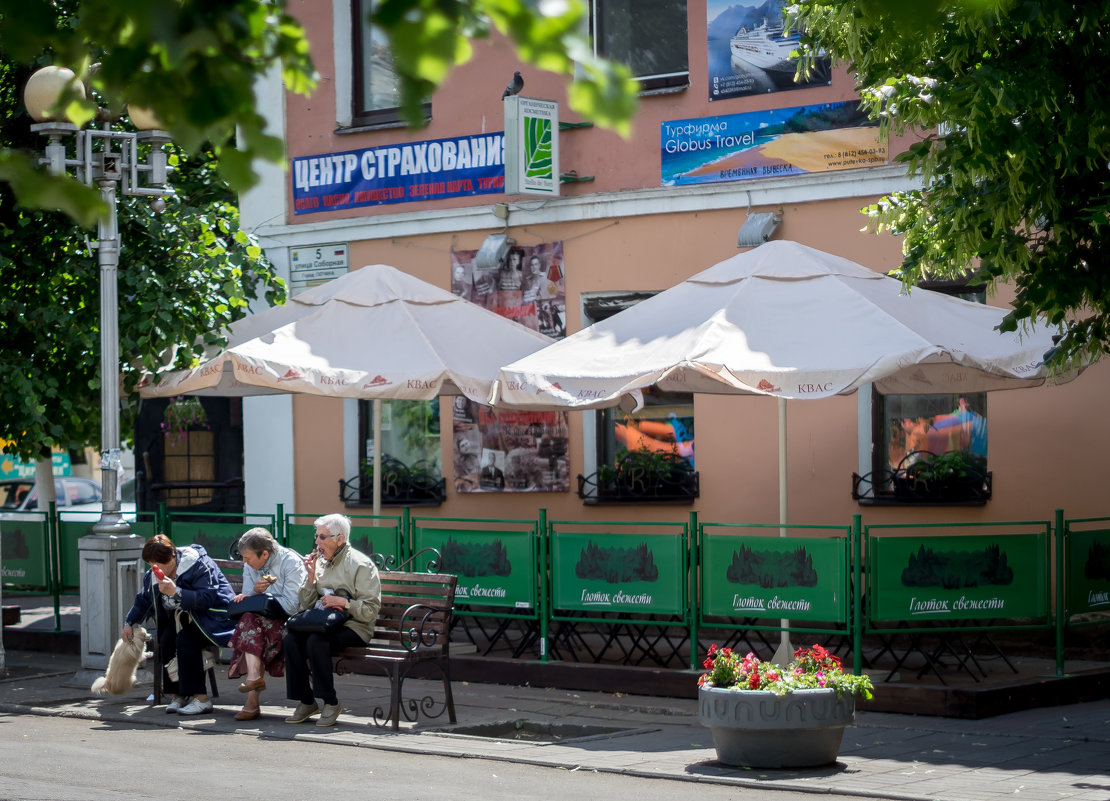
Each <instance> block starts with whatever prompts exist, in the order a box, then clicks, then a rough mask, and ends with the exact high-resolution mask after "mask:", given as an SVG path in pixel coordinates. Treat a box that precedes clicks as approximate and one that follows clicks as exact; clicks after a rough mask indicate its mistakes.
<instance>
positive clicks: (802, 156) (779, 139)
mask: <svg viewBox="0 0 1110 801" xmlns="http://www.w3.org/2000/svg"><path fill="white" fill-rule="evenodd" d="M660 149H661V157H660V169H661V173H662V174H661V181H662V185H663V186H688V185H690V184H714V183H724V182H726V181H745V180H751V179H753V178H774V177H777V176H783V175H803V174H805V173H816V172H833V171H836V170H854V169H858V168H860V167H879V166H882V165H884V164H886V163H887V157H888V151H889V148H888V144H887V143H886V142H882V141H880V140H879V128H878V124H877V123H874V122H872V121H871V120H869V119H868V117H867V114H866V113H865V112H864V111H863V110H862V109H860V107H859V103H858V102H857V101H846V102H841V103H818V104H814V105H809V106H792V107H790V108H777V109H768V110H767V111H753V112H749V113H747V114H728V115H723V116H719V117H698V118H694V119H688V120H672V121H668V122H664V123H662V124H661V125H660Z"/></svg>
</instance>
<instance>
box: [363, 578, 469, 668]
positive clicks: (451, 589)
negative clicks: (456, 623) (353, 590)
mask: <svg viewBox="0 0 1110 801" xmlns="http://www.w3.org/2000/svg"><path fill="white" fill-rule="evenodd" d="M379 575H380V576H381V582H382V608H381V611H379V612H378V622H377V624H376V625H375V626H374V635H373V643H372V644H374V645H384V646H387V647H398V648H404V649H406V650H413V649H426V648H431V649H435V650H440V651H444V652H446V651H447V650H448V647H449V645H450V628H451V611H452V609H453V607H454V603H455V583H456V582H457V581H458V576H456V575H454V574H451V573H409V572H403V571H396V570H383V571H381V572H380V573H379Z"/></svg>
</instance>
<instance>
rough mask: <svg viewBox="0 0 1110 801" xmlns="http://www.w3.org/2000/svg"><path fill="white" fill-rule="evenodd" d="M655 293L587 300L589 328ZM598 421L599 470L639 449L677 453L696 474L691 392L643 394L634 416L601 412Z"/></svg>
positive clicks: (585, 312) (585, 313) (649, 391)
mask: <svg viewBox="0 0 1110 801" xmlns="http://www.w3.org/2000/svg"><path fill="white" fill-rule="evenodd" d="M654 294H655V293H654V292H629V293H623V294H610V293H606V294H603V295H596V296H592V297H586V298H585V299H584V305H583V316H584V317H585V320H584V322H585V324H586V325H593V324H594V323H596V322H600V321H601V320H604V319H607V318H609V317H612V316H613V315H614V314H617V313H618V312H621V311H624V310H625V309H627V308H630V307H632V306H635V305H636V304H637V303H639V302H640V301H643V300H647V299H648V298H649V297H651V296H652V295H654ZM594 414H595V415H596V421H597V442H596V460H597V464H598V466H601V465H610V466H612V465H615V464H616V459H617V453H618V452H619V451H621V450H622V449H627V450H629V451H635V450H638V449H639V448H642V447H643V448H648V449H649V450H655V451H663V452H672V451H673V452H674V453H677V454H678V455H679V456H681V457H682V458H683V459H684V460H685V461H686V462H687V463H688V464H689V466H690V469H691V470H693V469H694V467H695V464H694V396H693V394H692V393H689V392H660V391H658V390H655V389H651V388H649V389H647V390H644V406H643V408H642V409H639V410H638V411H636V412H633V413H626V412H623V411H621V410H620V409H619V408H612V407H611V408H608V409H599V410H597V411H596V412H595V413H594Z"/></svg>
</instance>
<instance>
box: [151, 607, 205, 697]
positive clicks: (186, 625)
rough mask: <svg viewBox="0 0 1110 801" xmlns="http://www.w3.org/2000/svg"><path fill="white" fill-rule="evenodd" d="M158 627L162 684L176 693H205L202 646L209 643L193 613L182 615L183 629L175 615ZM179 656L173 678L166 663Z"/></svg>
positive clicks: (168, 690)
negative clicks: (178, 624)
mask: <svg viewBox="0 0 1110 801" xmlns="http://www.w3.org/2000/svg"><path fill="white" fill-rule="evenodd" d="M166 617H167V618H168V619H166V620H165V622H164V623H163V624H162V626H161V627H160V628H159V629H158V653H159V656H160V658H161V660H162V665H163V673H162V686H163V687H165V688H166V692H168V693H172V694H173V695H204V694H206V693H207V692H208V690H207V689H205V686H204V658H203V655H202V654H201V650H202V649H203V648H204V647H205V646H206V645H208V644H209V642H208V638H207V637H205V636H204V632H202V631H201V630H200V628H199V627H198V626H197V624H196V623H194V622H193V619H192V617H190V616H188V615H182V616H181V620H182V624H183V625H182V626H181V631H178V630H177V626H176V624H175V623H174V619H173V616H172V615H167V616H166ZM174 656H177V681H173V680H171V679H170V676H169V674H168V673H166V672H165V665H166V664H167V663H169V661H170V660H171V659H172V658H173V657H174Z"/></svg>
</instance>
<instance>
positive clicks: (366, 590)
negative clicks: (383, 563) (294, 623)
mask: <svg viewBox="0 0 1110 801" xmlns="http://www.w3.org/2000/svg"><path fill="white" fill-rule="evenodd" d="M336 590H345V591H346V592H347V593H348V594H349V595H350V597H351V606H350V608H349V609H348V610H347V611H349V612H350V613H351V619H350V620H348V621H347V622H346V623H345V624H344V625H346V626H347V627H348V628H350V629H351V630H353V631H354V632H355V633H356V634H358V636H359V637H361V638H362V641H363V642H369V641H370V634H371V632H373V630H374V623H375V621H377V619H378V610H379V609H381V607H382V582H381V579H380V578H379V577H378V568H377V567H375V566H374V563H373V562H372V561H371V559H370V557H369V556H367V555H366V554H364V553H361V552H360V551H356V550H355V549H354V548H352V547H351V545H350V543H349V542H345V543H343V547H341V548H340V549H339V551H338V552H336V554H335V558H334V559H332V560H331V561H327V560H324V559H319V560H317V562H316V575H315V576H305V583H304V584H302V585H301V589H300V592H299V593H298V600H299V601H300V605H301V609H310V608H312V606H313V605H314V604H315V603H316V601H318V600H319V599H320V597H321V596H322V595H335V591H336Z"/></svg>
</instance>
